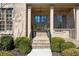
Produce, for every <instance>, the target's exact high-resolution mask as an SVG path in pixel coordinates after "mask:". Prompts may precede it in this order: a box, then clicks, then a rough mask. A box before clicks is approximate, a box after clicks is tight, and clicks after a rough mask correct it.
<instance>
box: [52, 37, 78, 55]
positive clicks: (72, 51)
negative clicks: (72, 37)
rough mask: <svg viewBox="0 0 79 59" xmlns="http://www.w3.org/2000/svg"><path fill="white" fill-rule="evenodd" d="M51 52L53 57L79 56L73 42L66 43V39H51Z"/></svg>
mask: <svg viewBox="0 0 79 59" xmlns="http://www.w3.org/2000/svg"><path fill="white" fill-rule="evenodd" d="M51 51H52V55H53V56H79V49H78V48H77V47H76V45H75V44H74V43H72V42H65V40H64V38H60V37H53V38H52V39H51Z"/></svg>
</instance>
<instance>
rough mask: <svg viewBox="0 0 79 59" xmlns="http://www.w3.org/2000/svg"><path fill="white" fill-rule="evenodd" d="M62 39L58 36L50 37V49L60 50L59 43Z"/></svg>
mask: <svg viewBox="0 0 79 59" xmlns="http://www.w3.org/2000/svg"><path fill="white" fill-rule="evenodd" d="M64 41H65V40H64V39H63V38H60V37H54V38H52V39H51V50H52V51H53V52H61V44H62V43H64Z"/></svg>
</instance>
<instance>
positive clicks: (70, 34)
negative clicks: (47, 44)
mask: <svg viewBox="0 0 79 59" xmlns="http://www.w3.org/2000/svg"><path fill="white" fill-rule="evenodd" d="M54 34H55V35H56V34H57V35H58V34H59V35H61V36H62V35H63V36H64V37H69V38H70V39H75V35H76V30H75V28H72V29H54ZM57 35H56V36H57Z"/></svg>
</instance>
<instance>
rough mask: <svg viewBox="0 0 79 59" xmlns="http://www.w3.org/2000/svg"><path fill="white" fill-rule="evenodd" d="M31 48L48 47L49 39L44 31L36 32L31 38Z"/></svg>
mask: <svg viewBox="0 0 79 59" xmlns="http://www.w3.org/2000/svg"><path fill="white" fill-rule="evenodd" d="M32 48H50V41H49V38H48V36H47V33H46V32H37V33H36V37H35V38H33V42H32Z"/></svg>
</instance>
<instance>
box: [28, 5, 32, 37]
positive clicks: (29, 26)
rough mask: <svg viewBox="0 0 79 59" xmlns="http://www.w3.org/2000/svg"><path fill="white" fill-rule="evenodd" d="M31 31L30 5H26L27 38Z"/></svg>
mask: <svg viewBox="0 0 79 59" xmlns="http://www.w3.org/2000/svg"><path fill="white" fill-rule="evenodd" d="M30 32H31V6H28V38H30Z"/></svg>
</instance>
